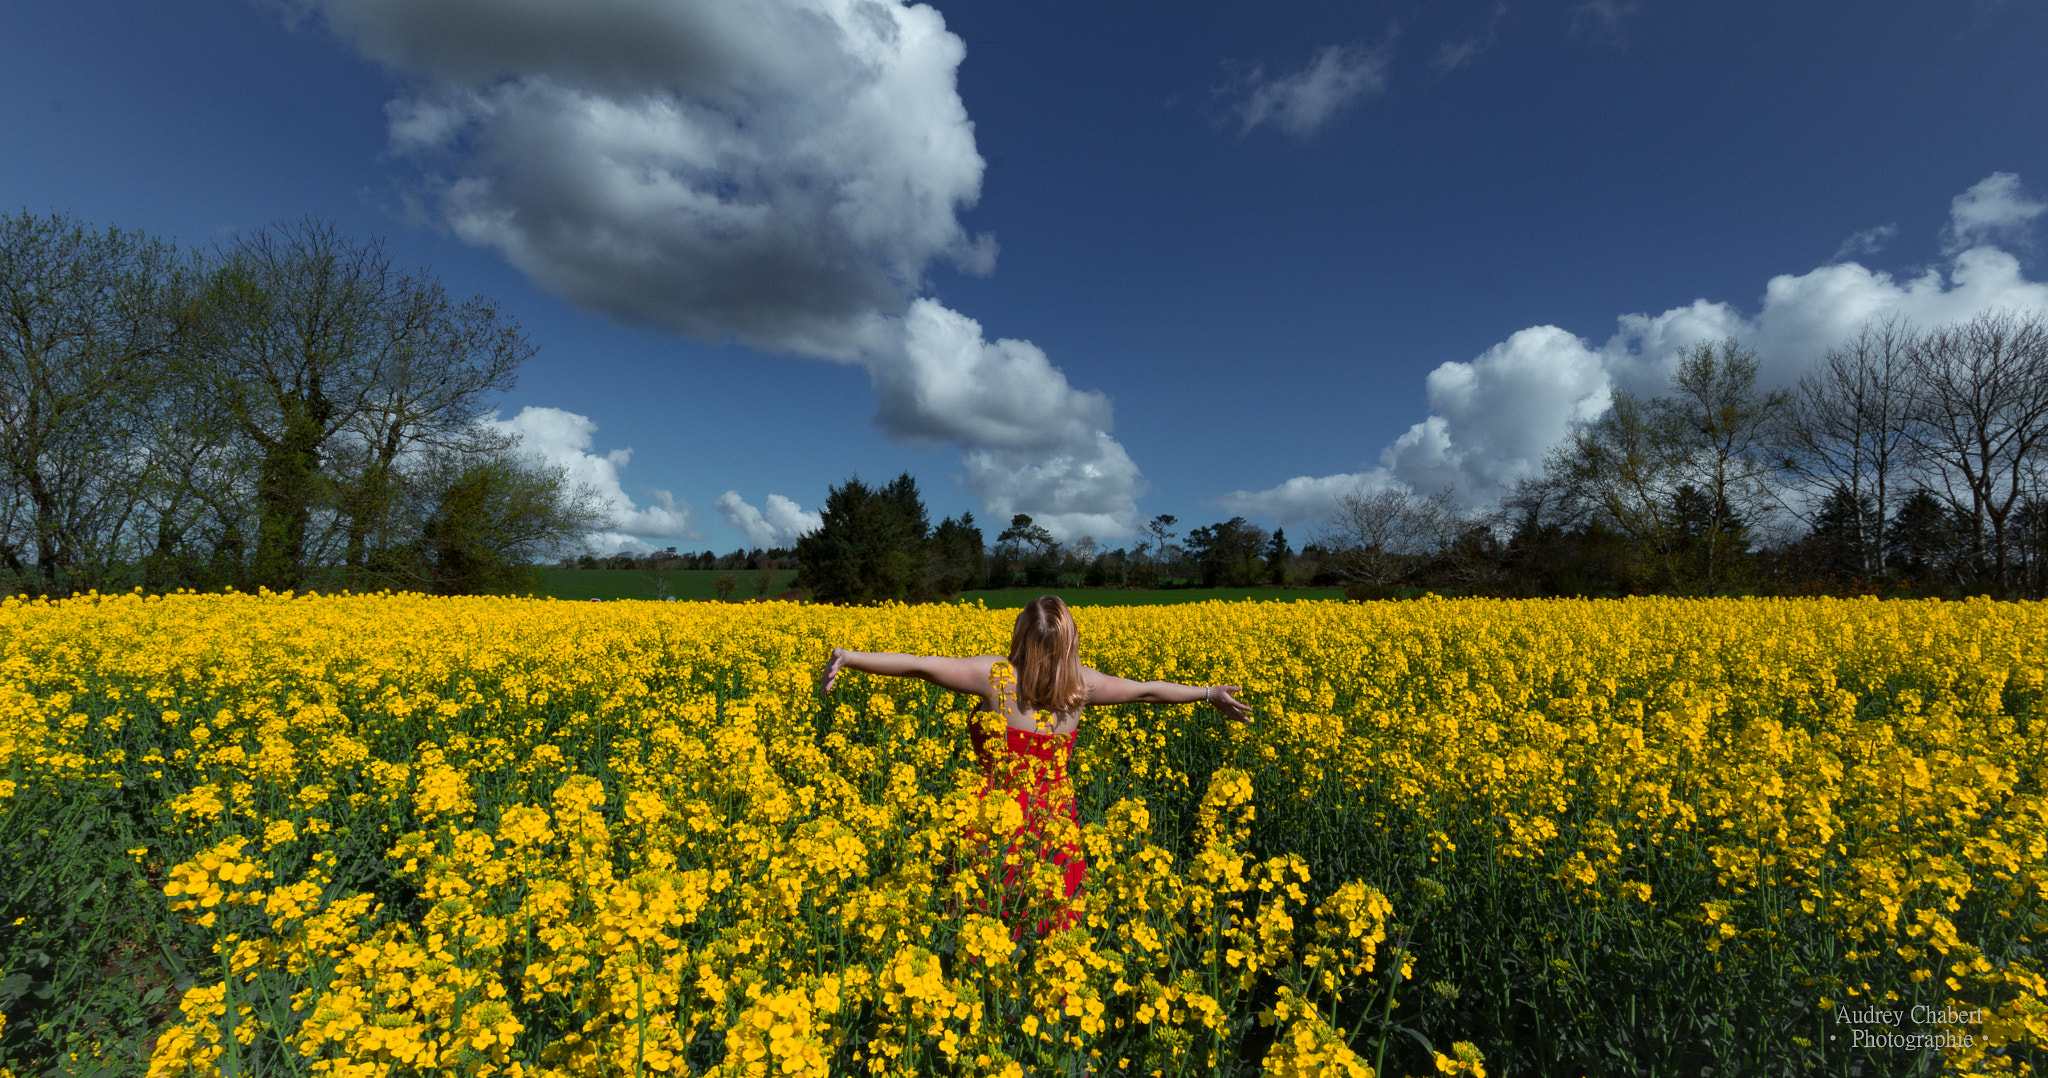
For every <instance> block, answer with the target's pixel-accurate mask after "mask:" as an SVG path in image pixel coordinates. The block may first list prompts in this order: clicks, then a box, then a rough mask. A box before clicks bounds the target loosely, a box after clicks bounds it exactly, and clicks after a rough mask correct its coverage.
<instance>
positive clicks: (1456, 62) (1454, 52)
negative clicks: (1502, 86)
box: [1429, 4, 1508, 75]
mask: <svg viewBox="0 0 2048 1078" xmlns="http://www.w3.org/2000/svg"><path fill="white" fill-rule="evenodd" d="M1507 15H1508V6H1507V5H1506V4H1495V5H1493V15H1492V17H1490V18H1488V19H1487V20H1486V25H1485V26H1482V27H1480V28H1479V29H1478V31H1476V32H1474V33H1473V34H1471V35H1469V36H1467V37H1462V38H1458V39H1456V40H1453V41H1446V42H1444V43H1443V44H1441V45H1438V46H1437V47H1436V52H1435V53H1434V54H1433V55H1431V56H1430V58H1429V66H1431V67H1433V68H1436V69H1437V70H1438V71H1439V72H1442V73H1443V74H1446V75H1448V74H1450V73H1451V72H1453V71H1456V70H1458V69H1459V68H1461V67H1465V66H1467V65H1469V64H1471V62H1472V61H1473V60H1475V59H1477V58H1478V57H1479V55H1480V54H1481V53H1483V52H1485V51H1486V50H1488V49H1491V48H1493V46H1494V43H1495V42H1497V41H1499V40H1500V25H1501V23H1502V22H1503V21H1505V20H1506V19H1507Z"/></svg>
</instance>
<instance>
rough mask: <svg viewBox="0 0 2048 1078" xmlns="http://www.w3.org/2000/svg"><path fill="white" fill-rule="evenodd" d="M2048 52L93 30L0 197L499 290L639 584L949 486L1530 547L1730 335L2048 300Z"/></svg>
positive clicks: (1756, 11)
mask: <svg viewBox="0 0 2048 1078" xmlns="http://www.w3.org/2000/svg"><path fill="white" fill-rule="evenodd" d="M2044 55H2048V6H2044V5H2041V4H2032V3H2017V2H2006V3H1997V2H1977V3H1964V2H1955V0H1948V2H1940V3H1935V2H1924V3H1906V2H1899V0H1878V2H1872V3H1865V4H1853V5H1852V4H1818V3H1805V2H1794V3H1786V2H1783V0H1777V2H1743V0H1716V2H1698V3H1680V2H1659V0H1638V2H1635V3H1626V2H1621V0H1593V2H1571V0H1558V2H1547V3H1536V2H1522V3H1505V4H1502V3H1495V2H1463V0H1434V2H1432V0H1415V2H1407V3H1357V2H1354V3H1346V4H1335V3H1292V4H1284V5H1275V4H1254V3H1242V2H1222V0H1194V2H1186V0H1184V2H1181V3H1174V4H1167V3H1157V2H1135V0H1134V2H1128V3H1110V4H1099V3H1098V4H1076V3H1067V2H1050V0H1049V2H1040V3H1034V4H1016V3H987V2H980V3H957V4H956V3H943V4H940V5H938V6H937V7H936V8H934V7H931V6H928V5H918V6H906V5H904V4H900V3H895V2H892V0H726V2H695V3H691V2H683V0H585V2H583V3H577V4H570V3H566V2H557V3H545V2H542V0H437V2H434V3H418V2H401V0H288V2H287V0H271V2H254V0H191V2H188V3H183V4H178V5H168V4H162V3H159V2H142V0H72V2H68V3H64V4H38V5H18V10H15V11H12V12H10V16H9V32H8V34H7V35H5V36H4V38H0V93H4V94H5V101H6V103H7V107H6V108H5V109H0V185H4V186H0V204H5V205H6V206H7V207H8V209H10V210H13V209H22V208H25V209H28V210H31V211H34V212H48V211H53V210H54V211H63V212H69V213H71V214H74V215H76V216H78V217H80V218H83V219H85V220H87V221H91V222H95V223H103V224H119V225H123V226H128V227H134V228H139V229H144V230H147V231H150V232H154V233H157V234H160V235H164V236H167V237H171V238H174V239H176V240H178V241H180V242H183V243H186V244H189V245H194V246H200V245H206V244H210V243H213V242H215V241H216V240H219V239H221V238H222V237H225V236H228V235H231V234H232V233H233V232H234V231H235V230H238V229H239V230H249V229H255V228H259V227H261V226H263V225H264V224H266V223H269V222H272V221H276V220H279V219H286V218H293V217H298V216H301V215H307V214H312V215H318V216H323V217H328V218H332V219H334V220H336V221H338V222H339V223H340V224H341V225H342V226H343V227H344V228H345V229H347V230H348V231H350V232H351V233H353V234H355V235H358V236H365V237H367V236H381V237H383V238H384V239H385V241H386V243H387V245H388V247H389V249H390V250H391V251H392V253H393V254H394V255H395V256H396V258H397V260H398V261H399V262H400V263H401V264H404V265H408V266H427V267H431V268H432V269H433V270H434V271H435V272H436V273H437V274H438V275H439V276H440V277H441V278H442V280H443V281H444V282H445V283H447V284H448V285H449V286H450V288H451V289H453V290H455V291H456V292H458V293H462V294H470V293H482V294H485V295H488V296H492V297H495V298H496V299H498V300H499V301H500V302H501V303H502V304H503V307H504V310H505V311H506V312H507V313H509V314H510V315H512V316H513V317H515V318H516V319H517V320H518V321H519V322H520V323H521V324H522V325H523V326H524V327H525V328H526V330H527V331H528V333H529V335H530V336H531V338H532V340H533V342H534V343H535V344H536V345H537V346H538V348H539V352H538V355H537V356H536V357H535V358H534V359H533V360H532V361H530V362H529V363H528V364H527V366H526V367H525V368H524V369H523V370H522V372H521V377H520V383H519V386H518V388H517V390H516V391H515V392H513V393H512V394H510V395H509V396H508V397H507V398H506V399H505V400H504V401H503V402H502V407H501V408H500V413H499V414H500V417H501V420H502V421H504V422H506V423H507V424H508V425H510V426H512V427H513V428H514V429H517V430H519V431H521V432H522V433H523V434H524V435H525V436H526V438H527V442H528V445H529V447H531V448H532V449H534V450H535V451H536V452H539V453H543V454H545V455H548V456H550V457H551V458H552V459H555V460H559V461H561V462H563V463H567V464H569V465H570V466H571V467H572V468H573V469H574V470H575V471H576V473H577V474H578V475H579V476H581V477H583V478H584V479H586V480H588V481H590V482H592V483H594V484H596V485H597V486H599V487H600V488H601V489H603V490H604V491H605V492H606V493H607V495H608V496H609V497H611V498H613V500H614V502H615V507H616V508H617V509H618V511H619V516H620V521H621V525H622V527H621V529H620V531H619V532H618V533H617V534H614V535H609V536H605V537H602V538H601V539H600V543H601V545H607V546H617V545H626V546H635V545H639V544H652V545H654V546H668V545H676V546H679V547H682V548H684V549H691V548H704V547H710V548H714V549H718V550H729V549H731V548H733V547H735V546H739V545H742V544H745V545H755V544H757V543H759V542H761V541H763V540H770V541H779V540H782V539H785V538H787V537H788V536H790V535H792V534H793V533H794V532H795V531H796V530H800V529H801V528H802V527H803V526H804V525H805V521H806V520H807V519H809V518H807V516H806V514H810V513H815V511H816V510H817V508H818V506H819V505H820V503H821V502H822V501H823V499H824V496H825V493H826V490H827V489H828V487H829V486H831V485H832V484H834V483H838V482H840V481H843V480H844V479H846V478H847V477H848V476H850V475H854V474H856V473H857V474H859V475H860V476H862V477H863V478H867V479H873V480H886V479H888V478H890V477H893V476H894V475H895V474H896V473H898V472H900V471H905V470H908V471H909V472H911V473H912V474H913V475H915V476H917V477H918V480H919V482H920V485H921V486H922V488H923V489H924V491H925V494H926V500H927V502H928V504H929V505H930V507H931V509H932V511H933V517H934V519H936V518H937V517H939V516H942V515H946V514H952V513H958V512H960V511H963V510H972V511H973V512H974V513H975V515H976V517H977V518H978V519H979V520H981V521H982V522H983V524H984V526H985V527H986V528H987V529H988V532H989V534H990V536H991V537H993V534H994V531H995V530H996V529H998V528H999V527H1000V526H1001V524H1002V523H1003V522H1006V521H1007V519H1008V516H1009V514H1010V513H1012V512H1028V513H1031V514H1033V515H1034V516H1035V517H1037V518H1038V519H1039V520H1040V521H1041V522H1043V523H1047V524H1050V525H1051V526H1052V527H1053V530H1054V531H1055V532H1056V534H1059V535H1061V536H1062V537H1063V538H1069V539H1072V538H1079V537H1080V536H1082V535H1084V534H1086V535H1093V536H1095V537H1096V538H1097V539H1100V540H1107V541H1108V542H1110V543H1111V544H1115V543H1117V542H1120V541H1124V540H1126V539H1128V538H1129V536H1130V533H1131V530H1132V529H1133V528H1134V527H1135V525H1136V524H1137V523H1138V522H1140V521H1142V520H1143V519H1146V518H1149V517H1151V516H1153V515H1155V514H1160V513H1171V514H1174V515H1176V516H1178V517H1179V518H1180V519H1181V521H1182V522H1183V526H1185V525H1186V524H1194V523H1205V522H1209V521H1213V520H1219V519H1223V518H1225V517H1228V516H1231V515H1234V514H1238V513H1242V514H1244V515H1246V516H1248V517H1251V518H1252V519H1254V520H1255V521H1257V522H1260V523H1263V524H1266V525H1268V526H1270V525H1272V524H1275V523H1284V524H1285V525H1287V527H1288V529H1289V532H1290V535H1302V536H1305V535H1306V534H1308V533H1310V532H1312V531H1313V522H1314V521H1315V519H1316V518H1317V517H1318V516H1320V515H1321V514H1322V513H1324V512H1326V511H1327V508H1328V506H1329V505H1330V504H1331V502H1332V501H1333V500H1334V499H1335V498H1336V497H1337V496H1338V495H1339V494H1340V493H1342V492H1343V491H1344V490H1346V489H1350V488H1352V487H1355V486H1357V485H1360V484H1364V485H1366V486H1368V487H1371V486H1385V485H1402V486H1407V487H1410V488H1412V489H1415V490H1418V491H1424V492H1426V491H1429V490H1434V489H1437V488H1439V487H1442V486H1445V485H1451V486H1453V487H1454V489H1456V491H1457V492H1458V494H1459V495H1460V497H1461V498H1463V499H1464V500H1465V501H1466V502H1467V504H1471V505H1475V506H1483V505H1485V504H1487V503H1489V502H1490V501H1492V500H1494V499H1496V498H1497V497H1498V495H1499V492H1500V490H1501V488H1502V485H1503V484H1505V483H1508V482H1511V481H1512V480H1513V478H1514V477H1515V476H1517V475H1520V474H1526V473H1527V472H1528V471H1529V470H1531V469H1532V468H1533V467H1534V466H1535V465H1536V463H1537V462H1538V461H1540V458H1541V454H1542V450H1543V448H1544V447H1545V446H1547V445H1548V444H1550V443H1551V442H1553V441H1554V440H1555V439H1556V438H1557V437H1559V436H1561V435H1562V433H1563V432H1564V430H1566V429H1567V427H1568V425H1569V424H1571V423H1573V422H1582V421H1584V420H1586V419H1589V418H1591V417H1593V416H1595V415H1597V414H1598V413H1599V411H1600V410H1601V409H1602V408H1604V407H1605V404H1606V400H1607V394H1609V393H1610V392H1611V391H1612V390H1613V389H1615V388H1624V387H1625V388H1630V389H1638V390H1644V391H1649V392H1655V391H1656V390H1657V389H1658V388H1659V386H1660V384H1661V379H1662V377H1663V375H1664V372H1665V370H1666V369H1667V365H1668V361H1669V359H1670V356H1671V355H1672V353H1673V352H1675V351H1676V350H1677V349H1678V348H1680V347H1682V346H1683V345H1685V344H1687V343H1690V342H1692V341H1694V340H1698V339H1701V338H1705V337H1719V336H1724V335H1729V334H1733V335H1735V336H1737V337H1739V338H1741V339H1742V340H1743V341H1744V342H1745V343H1748V344H1750V345H1752V346H1753V347H1755V348H1757V350H1758V352H1759V354H1760V356H1761V358H1762V361H1763V363H1764V367H1765V378H1766V380H1767V381H1771V382H1774V383H1777V384H1786V383H1789V382H1791V381H1792V380H1795V379H1796V378H1797V377H1798V375H1799V373H1800V372H1801V371H1802V370H1804V369H1805V367H1806V365H1807V364H1809V363H1810V362H1811V361H1812V360H1813V359H1814V358H1816V357H1817V356H1818V355H1819V353H1820V352H1822V351H1824V350H1825V349H1826V348H1827V347H1828V346H1830V345H1832V344H1834V343H1837V342H1838V341H1839V340H1840V339H1841V338H1842V337H1844V336H1846V335H1847V333H1848V332H1850V331H1851V330H1853V328H1854V327H1855V326H1856V325H1857V324H1859V323H1860V322H1861V321H1862V320H1863V319H1865V318H1868V317H1870V316H1871V315H1873V314H1879V313H1884V312H1887V311H1897V312H1899V313H1902V314H1904V315H1906V316H1907V317H1909V318H1912V319H1915V320H1917V321H1921V322H1939V321H1946V320H1949V319H1953V318H1960V317H1967V316H1968V315H1969V314H1972V313H1975V311H1977V310H1980V309H1984V308H1986V307H1990V306H1999V305H2044V304H2048V286H2044V285H2043V283H2042V281H2043V279H2044V275H2043V271H2042V267H2041V263H2040V257H2041V246H2040V244H2041V242H2042V240H2043V239H2044V237H2048V226H2044V224H2043V216H2042V209H2043V203H2042V196H2043V194H2044V193H2048V139H2044V138H2043V135H2044V133H2048V132H2044V129H2043V122H2042V117H2044V116H2048V77H2044V75H2043V74H2042V72H2041V66H2040V58H2041V57H2042V56H2044ZM629 536H630V537H631V538H628V537H629Z"/></svg>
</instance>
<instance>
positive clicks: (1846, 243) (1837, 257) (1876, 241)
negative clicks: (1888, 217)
mask: <svg viewBox="0 0 2048 1078" xmlns="http://www.w3.org/2000/svg"><path fill="white" fill-rule="evenodd" d="M1898 234H1899V226H1898V225H1895V224H1885V225H1877V226H1874V227H1871V228H1866V229H1864V230H1863V231H1861V232H1858V233H1856V234H1854V235H1852V236H1850V237H1849V238H1848V239H1846V240H1843V241H1842V245H1841V246H1840V247H1837V248H1835V254H1834V257H1832V258H1830V259H1828V261H1829V262H1848V261H1850V260H1852V259H1856V258H1862V257H1864V256H1866V255H1874V254H1876V253H1878V252H1879V251H1882V250H1884V245H1885V244H1887V243H1890V242H1891V241H1892V237H1894V236H1896V235H1898Z"/></svg>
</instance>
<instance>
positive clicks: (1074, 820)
mask: <svg viewBox="0 0 2048 1078" xmlns="http://www.w3.org/2000/svg"><path fill="white" fill-rule="evenodd" d="M989 684H990V687H991V688H992V689H993V690H994V696H995V703H996V710H995V712H994V717H996V718H1000V719H1003V720H1005V725H1004V737H1003V743H1002V745H1001V747H1000V748H998V747H997V746H995V745H994V744H991V742H993V741H994V740H995V739H994V738H993V737H992V736H991V735H992V734H993V731H991V730H987V729H984V728H983V725H982V723H981V722H978V721H970V722H969V723H968V727H967V728H968V731H969V735H970V736H971V737H972V739H973V741H974V756H975V759H976V760H977V761H979V762H980V764H981V773H982V774H983V775H984V776H986V781H985V782H984V783H983V785H982V789H981V795H980V796H982V797H984V798H986V797H987V796H989V795H990V794H991V793H997V792H1005V793H1008V794H1010V795H1011V796H1014V797H1015V798H1016V799H1017V807H1018V808H1019V809H1021V810H1023V813H1024V822H1023V823H1021V824H1019V825H1018V826H1017V829H1016V830H1015V831H1014V832H1013V833H1012V834H1011V836H1010V841H1009V843H1008V844H1007V845H1006V846H1005V847H1004V850H1003V861H1004V864H1005V866H1006V867H1005V868H1004V871H1003V880H1002V886H1001V888H1000V889H999V890H998V892H997V893H998V894H999V895H1000V896H1001V910H1000V913H1001V915H1002V917H1003V920H1004V921H1005V922H1007V923H1008V924H1009V925H1010V935H1011V936H1012V938H1020V939H1021V938H1022V937H1023V934H1024V929H1025V926H1026V925H1027V924H1028V923H1030V921H1031V920H1032V919H1031V918H1030V917H1029V916H1026V914H1027V913H1037V914H1038V915H1039V916H1038V918H1037V922H1036V924H1035V925H1032V927H1033V928H1034V929H1035V930H1036V933H1037V934H1038V935H1040V936H1044V935H1048V934H1050V933H1053V932H1061V931H1065V930H1066V929H1069V928H1073V927H1075V926H1076V925H1078V924H1080V923H1081V911H1080V910H1079V909H1077V908H1076V904H1075V902H1074V898H1075V896H1077V895H1079V894H1080V893H1081V884H1082V881H1084V880H1086V879H1087V878H1088V862H1087V860H1086V859H1085V858H1084V857H1083V856H1082V852H1081V842H1080V837H1081V816H1080V812H1079V811H1078V809H1077V807H1076V805H1075V803H1074V782H1073V779H1072V778H1070V777H1069V776H1068V774H1067V761H1068V760H1069V759H1071V758H1072V757H1073V755H1074V735H1073V734H1071V733H1067V734H1041V733H1037V732H1034V731H1030V730H1019V729H1017V728H1015V727H1013V726H1009V725H1008V723H1007V718H1008V713H1009V712H1010V711H1011V710H1014V705H1015V700H1016V691H1015V684H1016V683H1015V679H1014V677H1013V676H1012V675H1011V673H1010V664H1009V663H1007V662H997V663H996V664H995V666H994V667H993V668H992V669H990V670H989ZM979 717H980V716H976V718H979ZM990 725H993V723H991V724H990ZM1026 850H1035V851H1036V853H1037V856H1038V861H1039V862H1040V863H1050V864H1052V865H1054V866H1056V867H1057V868H1058V869H1059V871H1060V879H1061V884H1062V885H1063V888H1064V893H1061V891H1059V890H1049V891H1048V892H1047V893H1045V894H1044V895H1042V896H1033V895H1030V894H1028V893H1026V891H1025V888H1024V887H1023V885H1022V883H1021V882H1020V881H1021V878H1022V877H1023V876H1024V874H1025V870H1026V868H1027V866H1026V865H1025V864H1023V863H1021V861H1022V860H1028V856H1026V855H1025V854H1024V851H1026ZM991 876H993V873H991ZM991 882H993V880H991Z"/></svg>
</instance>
